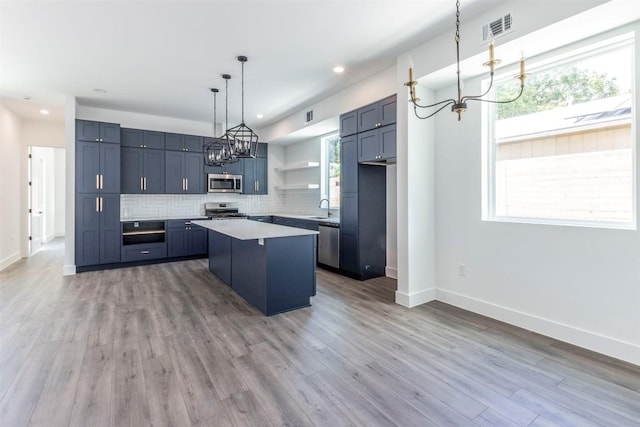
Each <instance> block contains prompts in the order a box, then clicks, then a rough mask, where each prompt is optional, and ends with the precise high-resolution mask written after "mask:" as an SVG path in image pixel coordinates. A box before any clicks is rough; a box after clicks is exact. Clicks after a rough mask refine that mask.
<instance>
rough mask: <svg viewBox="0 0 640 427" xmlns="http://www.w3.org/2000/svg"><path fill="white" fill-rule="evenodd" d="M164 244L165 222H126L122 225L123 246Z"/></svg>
mask: <svg viewBox="0 0 640 427" xmlns="http://www.w3.org/2000/svg"><path fill="white" fill-rule="evenodd" d="M164 242H165V222H164V221H125V222H123V223H122V245H123V246H129V245H140V244H146V243H164Z"/></svg>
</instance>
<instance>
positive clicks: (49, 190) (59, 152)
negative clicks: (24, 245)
mask: <svg viewBox="0 0 640 427" xmlns="http://www.w3.org/2000/svg"><path fill="white" fill-rule="evenodd" d="M28 154H29V155H28V164H27V174H28V182H29V184H28V194H27V204H28V206H27V213H28V217H29V218H28V221H27V224H28V239H29V241H28V250H29V255H33V254H34V253H36V252H37V251H39V250H40V249H42V248H43V245H46V244H47V243H48V242H50V241H51V240H53V239H54V238H56V237H63V236H64V234H65V219H64V217H65V152H64V148H53V147H37V146H29V147H28Z"/></svg>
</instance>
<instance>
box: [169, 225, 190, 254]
mask: <svg viewBox="0 0 640 427" xmlns="http://www.w3.org/2000/svg"><path fill="white" fill-rule="evenodd" d="M167 252H168V253H167V256H169V257H176V256H185V255H186V253H187V228H186V227H184V226H183V227H180V228H169V229H168V230H167Z"/></svg>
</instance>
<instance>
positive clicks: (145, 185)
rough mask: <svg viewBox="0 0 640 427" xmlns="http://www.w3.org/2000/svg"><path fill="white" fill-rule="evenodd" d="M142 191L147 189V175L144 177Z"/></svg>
mask: <svg viewBox="0 0 640 427" xmlns="http://www.w3.org/2000/svg"><path fill="white" fill-rule="evenodd" d="M144 191H147V177H146V176H145V177H144Z"/></svg>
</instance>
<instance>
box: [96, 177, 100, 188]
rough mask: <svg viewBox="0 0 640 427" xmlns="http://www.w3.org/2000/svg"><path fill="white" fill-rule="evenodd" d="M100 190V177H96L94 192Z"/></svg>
mask: <svg viewBox="0 0 640 427" xmlns="http://www.w3.org/2000/svg"><path fill="white" fill-rule="evenodd" d="M99 189H100V175H96V190H99Z"/></svg>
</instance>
